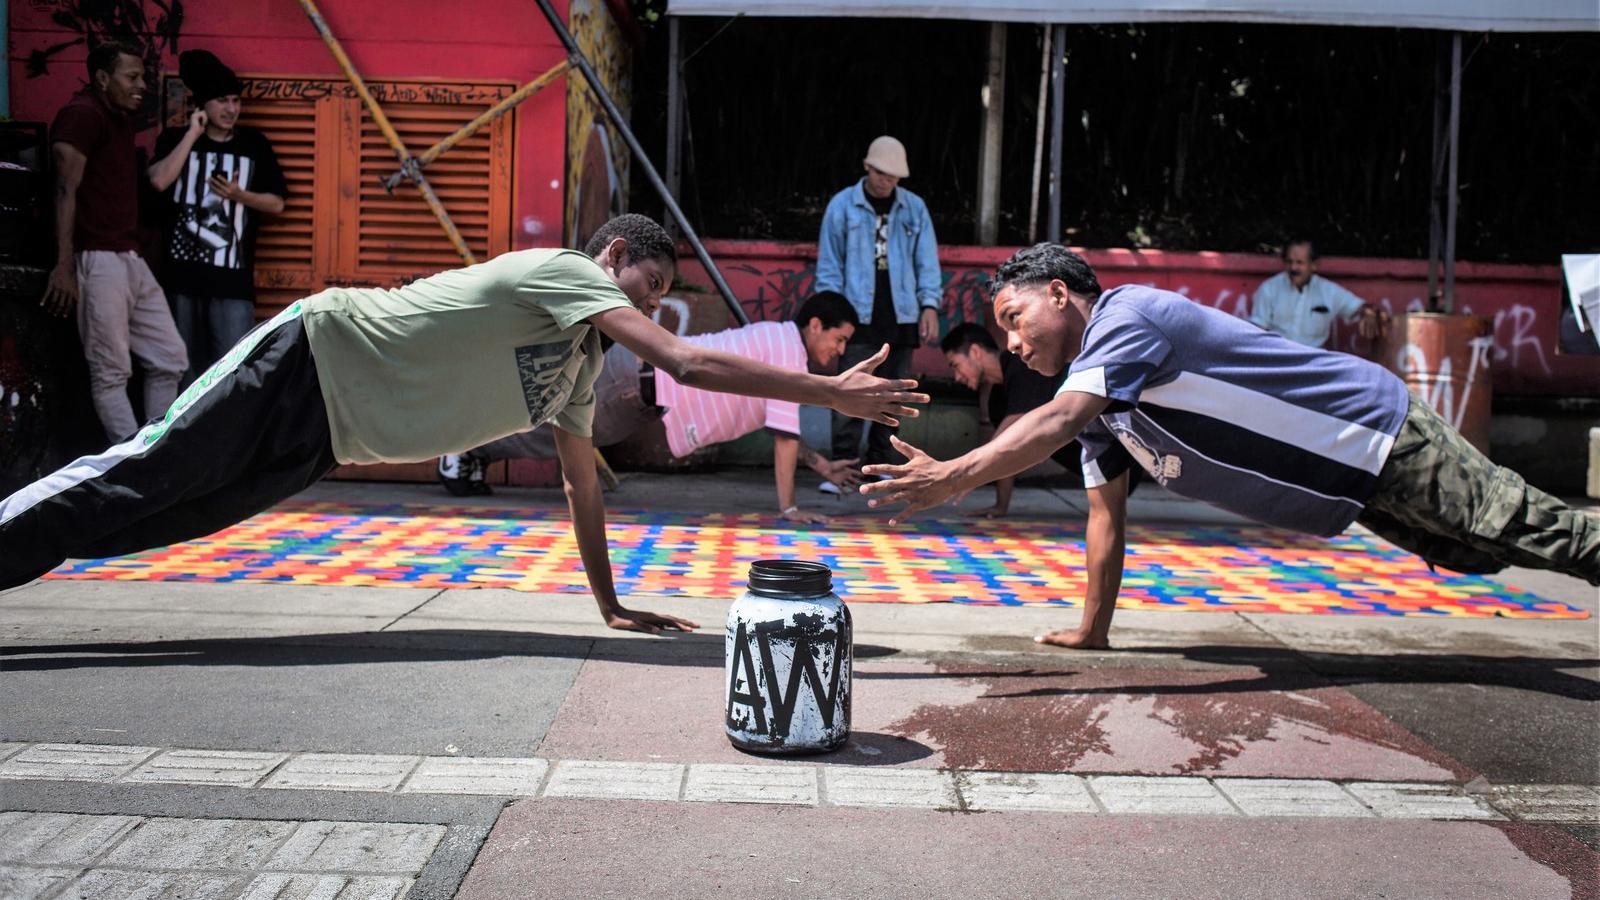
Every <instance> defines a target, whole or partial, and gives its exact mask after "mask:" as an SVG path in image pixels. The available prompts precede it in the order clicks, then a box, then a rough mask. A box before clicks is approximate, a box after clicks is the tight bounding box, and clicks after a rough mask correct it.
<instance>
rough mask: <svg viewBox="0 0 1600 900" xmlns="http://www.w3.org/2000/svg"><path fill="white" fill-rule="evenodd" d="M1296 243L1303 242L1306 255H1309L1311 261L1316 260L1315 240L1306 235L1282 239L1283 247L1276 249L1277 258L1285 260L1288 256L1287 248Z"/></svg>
mask: <svg viewBox="0 0 1600 900" xmlns="http://www.w3.org/2000/svg"><path fill="white" fill-rule="evenodd" d="M1296 244H1305V245H1306V255H1307V256H1310V257H1311V261H1312V262H1316V260H1317V242H1316V241H1313V240H1312V239H1311V238H1308V237H1293V238H1290V239H1288V240H1287V241H1284V242H1283V249H1282V250H1280V251H1278V258H1279V259H1283V260H1287V259H1288V258H1289V248H1290V247H1293V246H1295V245H1296Z"/></svg>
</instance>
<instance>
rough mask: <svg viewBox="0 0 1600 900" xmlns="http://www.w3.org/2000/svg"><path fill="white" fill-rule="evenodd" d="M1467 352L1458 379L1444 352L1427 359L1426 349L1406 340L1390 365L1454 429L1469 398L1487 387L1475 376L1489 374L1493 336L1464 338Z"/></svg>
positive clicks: (1463, 413)
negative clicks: (1464, 374)
mask: <svg viewBox="0 0 1600 900" xmlns="http://www.w3.org/2000/svg"><path fill="white" fill-rule="evenodd" d="M1467 352H1468V353H1469V354H1470V357H1469V359H1468V361H1467V373H1466V376H1465V377H1462V378H1459V380H1458V377H1457V375H1456V372H1455V365H1454V362H1453V361H1452V360H1451V358H1450V357H1449V356H1448V355H1446V356H1444V357H1442V358H1441V359H1438V360H1430V359H1429V358H1428V354H1427V351H1425V350H1423V349H1422V347H1420V346H1418V345H1416V344H1409V343H1408V344H1406V345H1405V346H1404V347H1402V348H1400V353H1399V358H1398V359H1396V360H1394V368H1395V369H1396V370H1398V371H1399V373H1400V375H1401V377H1403V378H1405V380H1406V384H1407V386H1409V387H1410V388H1411V390H1413V391H1415V392H1416V394H1417V396H1419V397H1421V398H1422V399H1423V400H1424V401H1426V402H1427V404H1428V405H1429V406H1431V407H1433V410H1434V412H1437V413H1438V414H1439V415H1440V416H1442V417H1444V420H1445V421H1447V422H1449V423H1450V426H1451V427H1452V428H1454V429H1456V430H1457V431H1460V430H1461V422H1462V420H1463V419H1464V418H1465V417H1466V414H1467V409H1468V408H1470V407H1471V406H1472V402H1473V398H1474V397H1475V396H1476V395H1479V394H1481V393H1482V392H1483V391H1485V390H1488V388H1487V387H1486V386H1485V385H1487V384H1488V383H1489V379H1487V378H1481V377H1479V376H1481V375H1487V374H1489V358H1490V354H1491V353H1493V352H1494V338H1492V337H1478V338H1472V339H1471V340H1469V341H1467ZM1457 385H1459V386H1460V391H1461V393H1460V395H1459V396H1458V395H1457V394H1456V388H1457Z"/></svg>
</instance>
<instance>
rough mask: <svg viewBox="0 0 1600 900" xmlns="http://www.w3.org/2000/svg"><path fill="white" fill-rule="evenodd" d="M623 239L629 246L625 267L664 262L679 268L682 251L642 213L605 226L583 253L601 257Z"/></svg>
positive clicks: (663, 230) (620, 218)
mask: <svg viewBox="0 0 1600 900" xmlns="http://www.w3.org/2000/svg"><path fill="white" fill-rule="evenodd" d="M617 238H622V239H623V240H625V241H627V242H628V255H627V258H626V259H624V260H623V261H622V264H623V265H625V266H631V265H633V264H634V263H636V262H643V261H644V260H647V259H660V260H665V261H666V262H669V263H672V264H673V265H677V263H678V247H677V245H676V244H674V243H673V242H672V238H670V237H668V236H667V230H666V229H665V228H662V227H661V226H660V225H658V224H656V220H655V219H652V218H650V217H649V216H641V215H639V214H638V213H627V214H626V215H621V216H617V217H616V218H615V219H612V220H611V221H609V222H607V223H605V224H604V225H601V226H600V228H599V230H598V231H596V232H595V233H594V236H593V237H591V238H589V243H587V244H584V245H583V252H584V253H586V254H588V255H589V256H598V255H599V254H600V251H602V250H604V249H605V248H606V245H607V244H609V243H611V242H612V241H614V240H616V239H617Z"/></svg>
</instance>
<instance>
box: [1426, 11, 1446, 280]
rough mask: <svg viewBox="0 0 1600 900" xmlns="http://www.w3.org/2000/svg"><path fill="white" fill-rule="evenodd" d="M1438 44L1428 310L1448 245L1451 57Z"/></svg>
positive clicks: (1435, 56) (1434, 97) (1430, 185)
mask: <svg viewBox="0 0 1600 900" xmlns="http://www.w3.org/2000/svg"><path fill="white" fill-rule="evenodd" d="M1440 37H1441V40H1439V41H1437V42H1436V43H1435V45H1434V51H1433V167H1432V168H1431V169H1430V170H1429V173H1428V174H1429V178H1428V298H1427V309H1428V310H1429V311H1437V309H1438V306H1439V261H1440V260H1439V257H1440V250H1441V248H1442V246H1443V244H1444V209H1443V207H1444V153H1445V144H1444V137H1445V96H1446V87H1445V86H1446V84H1447V83H1448V81H1447V75H1446V74H1445V66H1446V65H1447V60H1448V56H1447V55H1446V52H1445V42H1444V41H1443V40H1442V38H1443V36H1442V35H1441V36H1440Z"/></svg>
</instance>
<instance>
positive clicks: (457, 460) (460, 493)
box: [434, 453, 488, 497]
mask: <svg viewBox="0 0 1600 900" xmlns="http://www.w3.org/2000/svg"><path fill="white" fill-rule="evenodd" d="M434 471H435V472H436V473H437V474H438V476H439V483H440V484H442V485H444V489H445V490H447V491H449V492H450V493H451V495H453V496H456V497H470V496H472V495H473V494H475V493H477V492H476V491H475V490H474V489H473V487H472V481H471V480H470V479H469V477H468V476H469V474H470V473H471V471H472V460H471V459H469V458H468V457H465V456H460V455H458V454H455V453H450V454H446V455H444V456H441V457H439V465H438V467H437V468H436V469H435V470H434ZM484 487H488V485H487V484H485V485H484Z"/></svg>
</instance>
